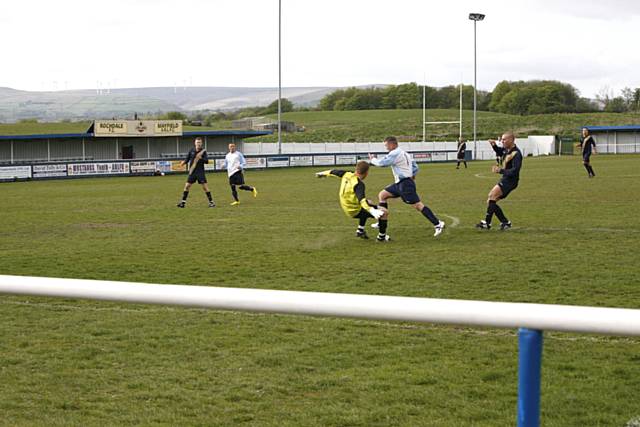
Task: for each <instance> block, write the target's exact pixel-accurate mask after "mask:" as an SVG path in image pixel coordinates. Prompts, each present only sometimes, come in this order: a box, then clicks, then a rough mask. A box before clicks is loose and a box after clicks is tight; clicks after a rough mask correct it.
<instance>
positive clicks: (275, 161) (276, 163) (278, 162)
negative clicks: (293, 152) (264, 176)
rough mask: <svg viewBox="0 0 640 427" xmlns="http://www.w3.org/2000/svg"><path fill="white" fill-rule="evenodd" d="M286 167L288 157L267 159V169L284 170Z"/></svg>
mask: <svg viewBox="0 0 640 427" xmlns="http://www.w3.org/2000/svg"><path fill="white" fill-rule="evenodd" d="M287 166H289V157H288V156H280V157H267V167H268V168H286V167H287Z"/></svg>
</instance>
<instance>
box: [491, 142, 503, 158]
mask: <svg viewBox="0 0 640 427" xmlns="http://www.w3.org/2000/svg"><path fill="white" fill-rule="evenodd" d="M489 144H491V148H493V151H495V152H496V154H497V155H498V156H502V155H504V148H503V147H500V146H498V144H496V140H495V139H490V140H489Z"/></svg>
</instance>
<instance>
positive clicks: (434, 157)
mask: <svg viewBox="0 0 640 427" xmlns="http://www.w3.org/2000/svg"><path fill="white" fill-rule="evenodd" d="M431 161H432V162H446V161H447V153H446V152H437V151H436V152H434V153H431Z"/></svg>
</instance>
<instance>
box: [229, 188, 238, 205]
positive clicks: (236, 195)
mask: <svg viewBox="0 0 640 427" xmlns="http://www.w3.org/2000/svg"><path fill="white" fill-rule="evenodd" d="M231 195H232V196H233V199H234V200H235V201H236V202H237V201H238V190H236V186H235V185H232V186H231Z"/></svg>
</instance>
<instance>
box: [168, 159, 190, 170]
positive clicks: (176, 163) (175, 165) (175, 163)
mask: <svg viewBox="0 0 640 427" xmlns="http://www.w3.org/2000/svg"><path fill="white" fill-rule="evenodd" d="M181 163H182V160H171V172H186V170H187V167H186V166H185V165H181Z"/></svg>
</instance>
